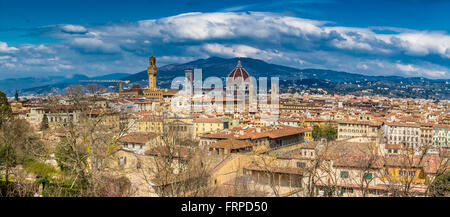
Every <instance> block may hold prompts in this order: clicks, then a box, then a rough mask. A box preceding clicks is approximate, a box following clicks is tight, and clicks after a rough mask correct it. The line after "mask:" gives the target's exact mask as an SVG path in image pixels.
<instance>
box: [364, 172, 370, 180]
mask: <svg viewBox="0 0 450 217" xmlns="http://www.w3.org/2000/svg"><path fill="white" fill-rule="evenodd" d="M364 179H372V173H365V174H364Z"/></svg>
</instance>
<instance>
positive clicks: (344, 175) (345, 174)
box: [341, 171, 348, 179]
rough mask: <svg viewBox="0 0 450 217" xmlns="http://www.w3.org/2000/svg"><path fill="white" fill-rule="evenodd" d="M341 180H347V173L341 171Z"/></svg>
mask: <svg viewBox="0 0 450 217" xmlns="http://www.w3.org/2000/svg"><path fill="white" fill-rule="evenodd" d="M341 178H344V179H346V178H348V171H341Z"/></svg>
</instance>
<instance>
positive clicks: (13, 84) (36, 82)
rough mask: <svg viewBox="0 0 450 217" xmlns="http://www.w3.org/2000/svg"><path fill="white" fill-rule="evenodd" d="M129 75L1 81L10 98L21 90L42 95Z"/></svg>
mask: <svg viewBox="0 0 450 217" xmlns="http://www.w3.org/2000/svg"><path fill="white" fill-rule="evenodd" d="M129 75H130V74H126V73H113V74H108V75H102V76H96V77H88V76H86V75H80V74H75V75H71V76H47V77H26V78H10V79H5V80H0V91H3V92H5V93H6V94H7V95H8V96H12V95H14V93H15V91H16V90H19V91H20V92H21V93H34V94H41V93H45V92H48V91H50V90H52V89H55V88H56V89H64V88H66V87H67V86H68V85H70V84H76V83H79V81H81V80H114V79H120V78H123V77H126V76H129Z"/></svg>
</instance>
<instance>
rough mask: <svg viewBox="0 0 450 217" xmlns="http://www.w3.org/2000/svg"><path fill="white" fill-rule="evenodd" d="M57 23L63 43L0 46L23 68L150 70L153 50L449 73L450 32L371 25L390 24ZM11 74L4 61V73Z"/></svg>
mask: <svg viewBox="0 0 450 217" xmlns="http://www.w3.org/2000/svg"><path fill="white" fill-rule="evenodd" d="M52 27H53V28H49V30H48V31H49V32H48V33H46V34H47V35H46V36H48V35H50V36H53V37H56V38H62V39H63V40H62V41H60V42H53V43H47V44H38V45H34V44H24V45H19V46H18V48H15V47H8V45H7V44H6V43H4V42H0V52H6V53H8V54H7V55H8V56H11V58H8V59H4V60H3V61H4V62H13V61H12V60H13V59H14V60H15V61H17V62H18V63H20V64H17V65H16V69H15V70H18V71H20V70H23V71H29V72H33V71H43V70H45V69H50V70H53V71H61V72H64V71H67V72H75V71H76V72H80V73H87V74H89V73H99V72H113V71H114V72H128V73H133V72H135V71H139V70H142V68H145V67H146V65H147V57H148V56H149V55H151V54H152V52H154V54H155V55H157V56H159V57H158V58H159V59H160V60H161V62H159V63H174V62H180V63H181V62H187V61H190V60H194V59H198V58H207V57H209V56H223V57H236V56H240V57H251V58H258V59H262V60H265V61H269V62H271V63H275V64H283V65H288V66H294V67H299V68H307V67H314V68H328V69H335V70H342V71H348V72H357V73H366V74H371V75H389V74H399V73H400V74H399V75H407V76H427V77H433V78H435V77H440V78H450V74H449V70H448V69H449V67H450V60H449V59H450V35H448V34H447V33H444V32H427V31H415V30H407V29H398V28H396V29H395V31H394V32H393V33H392V34H378V33H376V32H374V31H372V30H374V29H383V28H384V29H388V28H389V27H377V28H372V29H371V28H352V27H345V26H337V25H335V24H332V23H330V22H325V21H317V20H308V19H302V18H297V17H290V16H285V15H280V14H275V13H266V12H247V13H233V12H228V13H227V12H221V13H186V14H180V15H177V16H172V17H165V18H160V19H153V20H142V21H138V22H121V23H107V24H103V25H92V26H89V30H88V29H87V28H86V27H84V26H80V25H70V24H67V25H54V26H52ZM55 27H56V30H55ZM61 30H62V31H64V32H65V33H61ZM67 33H77V34H67ZM80 33H83V34H80ZM56 55H58V57H57V58H56V57H55V56H56ZM92 55H96V56H95V58H92ZM427 55H437V56H438V57H437V58H425V57H426V56H427ZM413 58H414V61H415V62H412V61H411V59H413ZM26 59H28V60H26ZM33 59H35V60H33ZM416 59H417V61H416ZM38 60H39V61H40V63H38ZM408 63H414V64H408ZM58 64H62V65H63V66H59V65H58ZM64 65H66V66H70V67H65V66H64ZM9 72H10V70H5V69H4V68H3V69H2V67H1V66H0V76H1V74H5V73H9Z"/></svg>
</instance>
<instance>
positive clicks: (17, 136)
mask: <svg viewBox="0 0 450 217" xmlns="http://www.w3.org/2000/svg"><path fill="white" fill-rule="evenodd" d="M44 153H45V150H44V146H43V144H42V143H41V142H40V140H39V137H38V136H36V135H35V134H34V131H33V128H32V127H31V125H30V124H29V123H28V122H27V121H26V120H24V119H13V118H10V119H7V120H6V121H5V122H3V125H2V126H1V127H0V168H1V170H2V173H4V174H5V184H6V186H5V190H4V192H6V193H5V195H6V196H12V192H14V189H13V187H12V186H11V185H10V176H11V174H12V171H13V168H14V167H15V166H16V165H18V164H23V163H24V162H25V161H26V160H29V159H34V158H37V157H42V156H43V155H44Z"/></svg>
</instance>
